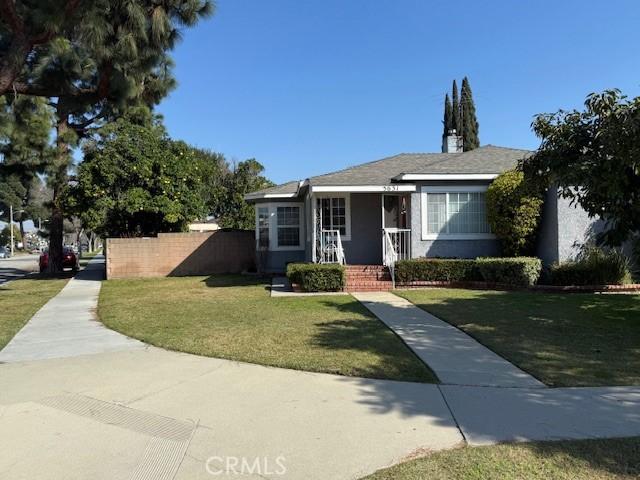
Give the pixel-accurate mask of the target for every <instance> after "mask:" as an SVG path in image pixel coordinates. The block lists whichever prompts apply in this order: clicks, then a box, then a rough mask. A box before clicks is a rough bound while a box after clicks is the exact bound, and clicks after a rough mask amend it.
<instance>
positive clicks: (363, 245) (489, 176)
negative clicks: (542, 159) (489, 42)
mask: <svg viewBox="0 0 640 480" xmlns="http://www.w3.org/2000/svg"><path fill="white" fill-rule="evenodd" d="M457 138H458V137H455V136H449V137H446V138H445V140H444V142H443V153H402V154H399V155H395V156H392V157H388V158H383V159H381V160H376V161H373V162H369V163H364V164H362V165H357V166H354V167H349V168H346V169H344V170H340V171H337V172H333V173H328V174H326V175H319V176H316V177H311V178H307V179H306V180H301V181H293V182H288V183H285V184H282V185H278V186H275V187H271V188H266V189H264V190H260V191H257V192H253V193H250V194H248V195H246V197H245V198H246V200H247V201H248V202H250V203H253V204H255V212H256V226H255V230H256V247H257V250H258V252H259V255H258V258H260V259H262V262H263V265H262V267H263V268H264V269H265V270H266V271H271V272H281V271H284V270H285V267H286V264H287V263H289V262H298V261H307V262H321V263H326V262H341V263H346V264H351V265H363V264H364V265H382V264H388V262H389V261H390V260H397V259H404V258H418V257H449V258H451V257H456V258H475V257H478V256H497V255H500V253H501V252H500V242H499V241H498V240H497V239H496V237H495V236H494V235H493V234H492V233H491V229H490V227H489V224H488V222H487V214H486V206H485V192H486V190H487V188H488V186H489V184H490V183H491V182H492V180H493V179H494V178H496V177H497V176H498V175H499V174H500V173H502V172H504V171H507V170H509V169H513V168H514V167H515V166H516V165H517V164H518V162H519V160H521V159H523V158H525V157H527V156H528V155H531V153H532V152H529V151H527V150H518V149H513V148H504V147H497V146H494V145H486V146H482V147H480V148H477V149H475V150H471V151H468V152H462V151H461V149H460V148H459V142H457ZM593 227H594V221H593V220H592V219H590V218H588V216H587V215H586V213H585V212H584V211H583V210H581V209H580V208H576V207H575V206H572V205H570V204H569V202H568V201H567V200H564V199H562V198H559V197H558V195H557V192H555V191H549V192H548V194H547V198H546V201H545V205H544V209H543V219H542V225H541V230H540V233H539V236H538V248H537V250H538V256H540V258H542V260H543V262H544V263H546V264H551V263H553V262H557V261H564V260H567V259H569V258H571V257H573V256H574V255H575V253H576V252H577V248H578V245H579V244H581V243H583V242H584V241H585V238H586V236H587V235H588V234H589V232H590V231H591V230H592V229H593Z"/></svg>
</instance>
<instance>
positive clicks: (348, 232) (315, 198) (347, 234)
mask: <svg viewBox="0 0 640 480" xmlns="http://www.w3.org/2000/svg"><path fill="white" fill-rule="evenodd" d="M312 198H313V208H314V217H313V228H314V229H315V228H316V217H315V209H316V208H317V203H318V199H319V198H344V211H345V217H346V218H345V234H344V235H340V237H341V239H342V241H344V242H350V241H351V195H350V194H349V193H330V192H327V193H321V194H316V195H314V196H313V197H312Z"/></svg>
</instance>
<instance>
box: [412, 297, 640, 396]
mask: <svg viewBox="0 0 640 480" xmlns="http://www.w3.org/2000/svg"><path fill="white" fill-rule="evenodd" d="M401 296H404V297H405V298H407V299H409V300H410V301H412V302H413V303H415V304H416V305H417V306H418V307H420V308H422V309H423V310H426V311H428V312H430V313H432V314H434V315H436V316H437V317H439V318H441V319H442V320H445V321H447V322H449V323H451V324H452V325H455V326H457V327H459V328H461V329H462V330H464V331H465V332H466V333H467V334H469V335H471V336H472V337H474V338H475V339H476V340H478V341H479V342H480V343H483V344H484V345H486V346H487V347H489V348H490V349H492V350H494V351H495V352H496V353H498V354H500V355H502V356H503V357H505V358H507V359H508V360H510V361H511V362H513V363H515V364H516V365H518V366H519V367H520V368H522V369H523V370H525V371H528V372H530V373H531V374H533V375H534V376H536V377H538V378H540V379H541V380H542V381H543V382H545V383H546V384H547V385H550V386H600V385H602V386H606V385H639V384H640V349H638V345H640V296H637V295H596V294H547V293H530V292H486V291H473V292H466V293H464V292H463V293H458V294H452V295H450V296H449V295H443V294H442V293H440V292H432V293H430V292H427V291H421V292H417V291H416V292H411V291H405V292H401Z"/></svg>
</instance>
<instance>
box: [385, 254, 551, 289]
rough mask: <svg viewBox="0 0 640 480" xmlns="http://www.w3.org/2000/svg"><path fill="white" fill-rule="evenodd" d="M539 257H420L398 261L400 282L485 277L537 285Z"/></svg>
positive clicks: (458, 280)
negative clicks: (473, 258)
mask: <svg viewBox="0 0 640 480" xmlns="http://www.w3.org/2000/svg"><path fill="white" fill-rule="evenodd" d="M541 270H542V262H541V261H540V259H539V258H533V257H515V258H477V259H475V260H470V259H469V260H465V259H444V258H419V259H414V260H401V261H399V262H397V263H396V267H395V277H396V281H397V282H399V283H408V282H415V281H445V282H474V281H485V282H490V283H503V284H509V285H514V286H531V285H534V284H535V283H536V282H537V281H538V278H539V277H540V272H541Z"/></svg>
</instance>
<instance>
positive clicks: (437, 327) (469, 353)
mask: <svg viewBox="0 0 640 480" xmlns="http://www.w3.org/2000/svg"><path fill="white" fill-rule="evenodd" d="M353 296H354V297H355V298H356V299H357V300H359V301H360V302H361V303H362V304H363V305H364V306H365V307H367V308H368V309H369V310H370V311H371V312H372V313H373V314H374V315H375V316H376V317H378V318H379V319H380V320H381V321H382V322H384V323H385V324H386V325H387V326H388V327H389V328H390V329H392V330H393V331H394V332H395V333H396V334H398V336H400V338H402V340H403V341H404V342H405V343H406V344H407V345H408V346H409V347H410V348H411V349H412V350H413V351H414V352H415V353H416V355H418V357H420V358H421V359H422V361H424V362H425V363H426V364H427V365H429V367H431V369H432V370H433V371H434V372H435V374H436V375H437V376H438V378H439V379H440V381H441V382H442V383H443V384H449V385H475V386H493V387H525V388H544V387H545V385H544V384H543V383H542V382H540V381H538V380H536V379H535V378H533V377H532V376H531V375H529V374H527V373H525V372H523V371H522V370H520V369H519V368H518V367H516V366H515V365H513V364H512V363H509V362H508V361H507V360H505V359H504V358H502V357H500V356H499V355H497V354H495V353H494V352H492V351H491V350H489V349H488V348H486V347H485V346H483V345H481V344H480V343H478V342H477V341H476V340H474V339H473V338H471V337H470V336H469V335H467V334H466V333H464V332H462V331H461V330H459V329H457V328H456V327H454V326H452V325H450V324H448V323H447V322H444V321H442V320H440V319H439V318H437V317H434V316H433V315H431V314H430V313H427V312H425V311H424V310H422V309H421V308H418V307H416V306H415V305H413V304H412V303H411V302H408V301H407V300H405V299H403V298H400V297H398V296H396V295H394V294H392V293H389V292H371V293H354V294H353Z"/></svg>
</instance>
